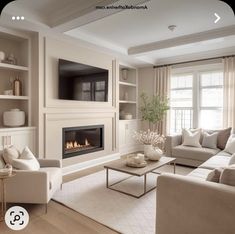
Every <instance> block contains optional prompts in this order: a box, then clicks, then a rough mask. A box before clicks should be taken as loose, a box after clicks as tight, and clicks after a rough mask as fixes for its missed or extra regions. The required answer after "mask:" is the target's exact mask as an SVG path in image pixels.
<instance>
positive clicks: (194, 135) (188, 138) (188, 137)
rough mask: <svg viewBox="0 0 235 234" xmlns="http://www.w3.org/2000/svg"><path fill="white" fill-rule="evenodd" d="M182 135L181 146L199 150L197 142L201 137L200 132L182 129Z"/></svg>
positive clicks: (199, 146)
mask: <svg viewBox="0 0 235 234" xmlns="http://www.w3.org/2000/svg"><path fill="white" fill-rule="evenodd" d="M182 134H183V144H182V145H186V146H193V147H198V148H201V145H200V142H199V141H200V137H201V130H198V131H195V132H191V131H190V130H187V129H183V131H182Z"/></svg>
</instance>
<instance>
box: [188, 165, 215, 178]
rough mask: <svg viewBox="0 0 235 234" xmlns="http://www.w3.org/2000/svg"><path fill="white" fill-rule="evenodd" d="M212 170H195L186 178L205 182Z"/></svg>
mask: <svg viewBox="0 0 235 234" xmlns="http://www.w3.org/2000/svg"><path fill="white" fill-rule="evenodd" d="M211 171H212V170H210V169H205V168H197V169H195V170H193V171H192V172H190V173H189V174H188V175H187V176H190V177H194V178H198V179H203V180H206V179H207V177H208V174H209V173H211Z"/></svg>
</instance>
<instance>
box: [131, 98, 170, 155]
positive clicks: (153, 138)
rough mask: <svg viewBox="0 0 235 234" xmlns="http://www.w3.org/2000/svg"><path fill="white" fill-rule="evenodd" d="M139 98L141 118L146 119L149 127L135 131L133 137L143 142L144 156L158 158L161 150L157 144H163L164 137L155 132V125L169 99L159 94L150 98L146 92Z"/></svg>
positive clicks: (167, 107) (167, 108)
mask: <svg viewBox="0 0 235 234" xmlns="http://www.w3.org/2000/svg"><path fill="white" fill-rule="evenodd" d="M140 98H141V101H142V103H141V106H140V112H141V115H142V120H143V121H148V124H149V129H148V131H139V132H135V134H134V138H135V139H136V140H137V141H139V142H140V143H142V144H144V152H145V156H147V157H153V158H154V155H155V156H156V159H157V158H158V159H159V157H160V155H161V154H162V151H161V150H160V149H159V147H158V146H159V145H160V144H164V142H165V137H164V136H162V135H160V134H158V133H157V132H156V127H157V125H158V124H159V123H160V122H161V121H162V120H163V118H164V116H165V115H166V113H167V110H169V105H168V103H169V99H168V98H167V97H166V96H160V95H154V96H152V97H151V98H150V97H148V96H147V94H146V93H142V94H141V95H140Z"/></svg>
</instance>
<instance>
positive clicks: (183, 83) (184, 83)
mask: <svg viewBox="0 0 235 234" xmlns="http://www.w3.org/2000/svg"><path fill="white" fill-rule="evenodd" d="M192 86H193V76H192V75H191V74H190V75H181V76H173V77H171V89H176V88H191V87H192Z"/></svg>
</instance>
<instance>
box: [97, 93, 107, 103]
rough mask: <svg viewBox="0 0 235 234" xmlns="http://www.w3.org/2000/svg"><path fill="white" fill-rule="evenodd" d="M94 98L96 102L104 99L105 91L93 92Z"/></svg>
mask: <svg viewBox="0 0 235 234" xmlns="http://www.w3.org/2000/svg"><path fill="white" fill-rule="evenodd" d="M95 100H96V101H98V102H102V101H105V92H104V91H99V92H95Z"/></svg>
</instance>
